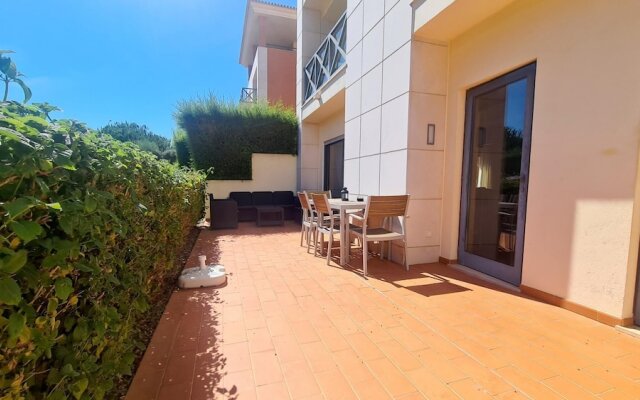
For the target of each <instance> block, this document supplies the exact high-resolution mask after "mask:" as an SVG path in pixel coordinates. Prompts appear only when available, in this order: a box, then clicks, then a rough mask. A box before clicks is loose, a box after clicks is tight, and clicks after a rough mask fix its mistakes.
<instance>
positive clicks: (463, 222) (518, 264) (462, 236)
mask: <svg viewBox="0 0 640 400" xmlns="http://www.w3.org/2000/svg"><path fill="white" fill-rule="evenodd" d="M535 76H536V63H535V62H533V63H531V64H528V65H525V66H523V67H520V68H518V69H516V70H514V71H511V72H509V73H507V74H505V75H502V76H500V77H498V78H495V79H493V80H491V81H489V82H485V83H483V84H480V85H478V86H476V87H473V88H471V89H469V90H468V91H467V96H466V104H465V127H464V153H463V154H464V157H463V164H462V194H461V196H460V224H459V236H458V262H459V263H460V264H461V265H465V266H468V267H470V268H473V269H476V270H478V271H480V272H482V273H485V274H487V275H491V276H493V277H495V278H498V279H500V280H503V281H506V282H508V283H511V284H512V285H516V286H519V285H520V282H521V280H522V256H523V249H524V234H525V222H526V221H525V220H526V210H527V189H528V186H529V179H528V178H529V161H530V155H531V129H532V122H533V121H532V120H533V103H534V90H535ZM525 78H526V79H527V92H526V96H527V99H526V104H525V119H524V130H523V132H522V135H523V142H522V161H521V170H520V189H519V194H518V215H517V221H518V226H517V230H516V254H515V263H514V266H513V267H509V266H505V265H504V264H501V263H499V262H497V261H494V260H489V259H486V258H483V257H480V256H477V255H475V254H471V253H467V252H466V251H465V246H464V245H465V243H466V239H467V238H466V236H467V232H466V231H467V229H466V228H467V224H468V215H467V212H468V203H469V188H468V185H469V177H470V171H469V168H470V166H471V160H470V156H471V150H472V148H471V146H472V143H473V140H472V139H473V137H472V135H473V132H471V130H472V129H473V126H474V119H473V117H474V115H473V105H474V99H475V98H476V97H477V96H479V95H482V94H484V93H487V92H490V91H493V90H495V89H497V88H499V87H501V86H506V85H508V84H509V83H512V82H516V81H519V80H521V79H525Z"/></svg>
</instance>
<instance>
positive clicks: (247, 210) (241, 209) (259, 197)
mask: <svg viewBox="0 0 640 400" xmlns="http://www.w3.org/2000/svg"><path fill="white" fill-rule="evenodd" d="M229 199H232V200H235V202H236V203H237V205H238V220H239V221H241V222H243V221H255V220H256V215H257V213H256V206H277V207H282V208H283V210H284V219H286V220H292V219H294V218H295V214H296V212H295V210H296V200H297V199H296V198H295V196H294V195H293V192H291V191H276V192H266V191H256V192H231V193H229Z"/></svg>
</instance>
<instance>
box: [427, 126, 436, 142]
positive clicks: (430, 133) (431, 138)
mask: <svg viewBox="0 0 640 400" xmlns="http://www.w3.org/2000/svg"><path fill="white" fill-rule="evenodd" d="M427 144H428V145H430V146H433V145H434V144H436V125H435V124H429V125H427Z"/></svg>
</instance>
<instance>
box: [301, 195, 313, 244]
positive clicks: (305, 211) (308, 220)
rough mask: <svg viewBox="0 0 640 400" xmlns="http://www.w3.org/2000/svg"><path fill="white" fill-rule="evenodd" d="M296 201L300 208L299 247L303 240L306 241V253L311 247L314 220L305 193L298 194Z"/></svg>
mask: <svg viewBox="0 0 640 400" xmlns="http://www.w3.org/2000/svg"><path fill="white" fill-rule="evenodd" d="M298 199H299V200H300V207H301V208H302V228H301V229H300V246H302V242H303V239H305V240H306V241H307V253H308V252H309V248H310V247H311V234H312V233H313V232H314V231H315V229H316V223H315V218H314V215H313V210H312V209H311V205H310V204H309V199H308V198H307V195H306V193H304V192H298Z"/></svg>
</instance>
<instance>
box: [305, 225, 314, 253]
mask: <svg viewBox="0 0 640 400" xmlns="http://www.w3.org/2000/svg"><path fill="white" fill-rule="evenodd" d="M313 231H314V229H313V227H311V226H308V227H307V253H308V252H309V249H310V247H311V233H312V232H313Z"/></svg>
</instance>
